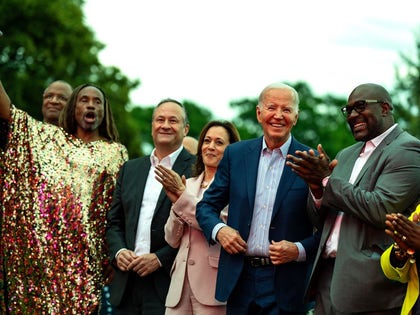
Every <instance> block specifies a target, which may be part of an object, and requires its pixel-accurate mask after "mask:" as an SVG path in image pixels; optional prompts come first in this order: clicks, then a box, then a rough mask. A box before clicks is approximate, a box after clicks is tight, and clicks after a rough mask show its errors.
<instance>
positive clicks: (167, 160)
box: [150, 145, 184, 169]
mask: <svg viewBox="0 0 420 315" xmlns="http://www.w3.org/2000/svg"><path fill="white" fill-rule="evenodd" d="M183 148H184V147H183V146H182V145H181V146H180V147H179V148H178V149H176V150H175V151H174V152H172V153H171V154H169V155H167V156H165V157H164V158H163V159H162V160H160V161H159V159H158V157H157V156H156V154H155V153H156V148H155V149H153V151H152V154H150V163H151V164H152V166H153V167H156V165H158V164H162V165H163V166H165V167H167V168H170V169H171V168H172V166H173V165H174V163H175V161H176V159H177V158H178V156H179V154H180V153H181V151H182V149H183Z"/></svg>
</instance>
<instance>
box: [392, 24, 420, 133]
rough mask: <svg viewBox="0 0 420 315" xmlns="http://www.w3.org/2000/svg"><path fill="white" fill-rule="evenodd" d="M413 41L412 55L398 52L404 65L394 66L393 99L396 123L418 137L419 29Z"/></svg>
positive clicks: (419, 106) (419, 92)
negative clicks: (394, 83)
mask: <svg viewBox="0 0 420 315" xmlns="http://www.w3.org/2000/svg"><path fill="white" fill-rule="evenodd" d="M414 41H415V52H414V54H413V56H409V55H408V54H406V53H401V54H400V56H401V59H402V61H403V63H405V67H398V68H396V85H395V89H394V91H393V99H394V105H395V114H396V117H397V119H398V123H399V124H400V125H401V126H402V127H403V128H404V129H405V130H407V131H408V132H410V133H411V134H412V135H414V136H416V137H417V138H420V124H419V118H420V31H419V32H417V34H415V40H414ZM395 100H396V101H395Z"/></svg>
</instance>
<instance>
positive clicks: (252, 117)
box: [230, 82, 354, 158]
mask: <svg viewBox="0 0 420 315" xmlns="http://www.w3.org/2000/svg"><path fill="white" fill-rule="evenodd" d="M286 83H287V82H286ZM288 84H289V85H291V86H293V87H294V88H295V89H296V90H297V91H298V93H299V97H300V105H299V120H298V123H297V125H296V126H295V127H294V128H293V130H292V133H293V135H294V136H295V137H296V138H297V139H298V140H299V141H301V142H303V143H305V144H307V145H309V146H311V147H313V148H316V147H317V145H318V144H319V143H321V144H322V145H323V147H324V149H325V150H326V152H327V153H328V154H329V155H330V157H331V158H333V157H334V156H335V155H336V154H337V152H338V151H339V150H340V149H342V148H343V147H345V146H347V145H349V144H351V143H353V142H354V140H353V136H352V135H351V133H350V132H349V130H348V127H347V123H346V120H345V119H344V117H343V115H342V114H341V112H340V108H341V106H343V104H345V102H346V100H345V99H344V98H341V97H336V96H333V95H325V96H323V97H317V96H315V95H314V94H313V92H312V90H311V89H310V87H309V85H308V84H307V83H305V82H296V83H288ZM257 104H258V98H255V99H242V100H238V101H235V102H231V103H230V106H231V107H232V108H235V109H236V110H237V111H238V112H239V115H238V117H237V118H235V119H234V121H233V122H234V123H235V125H236V126H237V127H238V129H239V132H240V134H241V137H242V139H249V138H254V137H258V136H261V135H262V130H261V126H260V125H259V123H258V122H257V119H256V112H255V107H256V106H257Z"/></svg>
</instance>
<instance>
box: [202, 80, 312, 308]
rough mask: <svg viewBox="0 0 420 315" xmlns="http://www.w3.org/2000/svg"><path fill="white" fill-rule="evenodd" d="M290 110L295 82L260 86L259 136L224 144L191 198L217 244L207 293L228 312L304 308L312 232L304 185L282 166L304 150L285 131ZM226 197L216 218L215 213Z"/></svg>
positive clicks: (294, 106)
mask: <svg viewBox="0 0 420 315" xmlns="http://www.w3.org/2000/svg"><path fill="white" fill-rule="evenodd" d="M298 112H299V96H298V93H297V92H296V90H295V89H293V88H292V87H290V86H288V85H286V84H282V83H275V84H271V85H269V86H267V87H266V88H264V89H263V91H262V92H261V94H260V97H259V102H258V105H257V107H256V114H257V118H258V122H259V123H260V124H261V125H262V129H263V132H264V136H263V137H260V138H257V139H252V140H246V141H241V142H238V143H234V144H232V145H229V146H228V147H227V148H226V150H225V153H224V156H223V159H222V161H221V162H220V164H219V167H218V169H217V173H216V176H215V179H214V182H213V183H212V185H211V186H210V188H209V189H208V190H207V191H206V193H205V194H204V197H203V199H202V200H201V201H200V202H199V203H198V205H197V212H196V215H197V220H198V222H199V224H200V226H201V228H202V229H203V231H204V233H205V235H206V237H207V239H208V240H209V242H219V243H220V244H221V246H222V250H221V255H220V261H219V269H218V276H217V284H216V295H215V296H216V299H218V300H220V301H227V314H228V315H242V314H252V315H254V314H266V315H271V314H272V315H274V314H276V315H279V314H306V311H307V305H306V304H305V302H304V292H305V287H306V284H307V280H308V278H309V272H310V270H311V262H312V260H313V258H314V256H315V253H316V249H317V246H318V239H317V238H316V237H315V236H314V234H313V226H312V224H311V222H310V220H309V218H308V216H307V211H306V200H307V197H308V191H309V189H308V186H307V184H306V183H305V182H304V181H303V180H302V179H301V178H300V177H299V176H296V175H295V174H294V173H293V172H292V171H291V169H290V168H289V167H285V161H286V155H287V154H288V153H289V152H295V151H296V150H302V149H303V150H308V149H309V148H308V147H307V146H305V145H303V144H301V143H299V142H298V141H297V140H296V139H295V138H294V137H293V136H292V135H291V130H292V128H293V126H294V125H295V124H296V122H297V120H298ZM227 204H229V214H228V221H227V224H224V223H223V222H222V221H221V220H220V218H219V214H220V211H221V210H222V209H223V208H224V207H225V206H226V205H227Z"/></svg>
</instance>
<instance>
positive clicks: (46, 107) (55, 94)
mask: <svg viewBox="0 0 420 315" xmlns="http://www.w3.org/2000/svg"><path fill="white" fill-rule="evenodd" d="M71 92H72V88H71V86H70V85H69V84H68V83H65V82H62V81H56V82H53V83H51V84H50V85H49V86H48V87H47V88H46V89H45V91H44V94H43V95H42V116H43V117H44V121H45V122H47V123H50V124H53V125H56V126H58V119H59V117H60V113H61V111H62V110H63V108H64V106H65V105H66V103H67V101H68V99H69V98H70V95H71Z"/></svg>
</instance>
